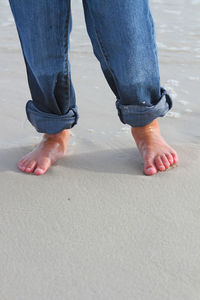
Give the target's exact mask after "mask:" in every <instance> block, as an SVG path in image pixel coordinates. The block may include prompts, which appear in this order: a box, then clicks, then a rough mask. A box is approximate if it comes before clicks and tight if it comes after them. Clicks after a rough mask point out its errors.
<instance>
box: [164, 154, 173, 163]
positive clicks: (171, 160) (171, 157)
mask: <svg viewBox="0 0 200 300" xmlns="http://www.w3.org/2000/svg"><path fill="white" fill-rule="evenodd" d="M165 155H166V157H167V159H168V161H169V163H170V165H172V164H173V163H174V158H173V156H172V155H171V154H170V153H166V154H165Z"/></svg>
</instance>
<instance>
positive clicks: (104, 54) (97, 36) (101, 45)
mask: <svg viewBox="0 0 200 300" xmlns="http://www.w3.org/2000/svg"><path fill="white" fill-rule="evenodd" d="M94 29H95V33H96V38H97V42H98V44H99V48H100V49H101V52H102V54H103V57H104V60H105V62H106V65H107V67H108V70H109V72H110V74H111V76H112V78H113V81H114V83H115V85H116V89H117V93H118V95H119V91H118V88H117V83H116V79H115V76H114V73H113V71H112V69H111V67H110V63H109V57H108V55H107V54H106V52H105V49H104V47H103V44H102V41H101V39H100V36H99V34H98V32H97V29H96V26H95V25H94Z"/></svg>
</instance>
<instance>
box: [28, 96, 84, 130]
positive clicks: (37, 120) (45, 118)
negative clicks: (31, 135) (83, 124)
mask: <svg viewBox="0 0 200 300" xmlns="http://www.w3.org/2000/svg"><path fill="white" fill-rule="evenodd" d="M26 114H27V118H28V120H29V121H30V123H31V124H32V125H33V126H34V127H35V129H36V130H37V131H38V132H41V133H48V134H55V133H59V132H60V131H62V130H63V129H70V128H72V127H73V126H74V125H76V124H77V121H78V118H79V115H78V112H77V106H75V107H74V108H71V109H70V110H69V111H68V112H67V113H66V114H64V115H56V114H52V113H47V112H43V111H41V110H39V109H38V108H37V107H36V106H35V105H34V103H33V101H32V100H29V101H28V102H27V103H26Z"/></svg>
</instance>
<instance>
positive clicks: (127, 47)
mask: <svg viewBox="0 0 200 300" xmlns="http://www.w3.org/2000/svg"><path fill="white" fill-rule="evenodd" d="M83 4H84V8H85V18H86V24H87V29H88V33H89V36H90V38H91V41H92V44H93V50H94V53H95V55H96V57H97V58H98V59H99V61H100V64H101V67H102V70H103V72H104V75H105V77H106V79H107V81H108V83H109V85H110V87H111V89H112V90H113V92H114V93H115V96H116V99H117V100H116V108H117V110H118V115H119V118H120V120H121V121H122V122H123V123H125V124H129V125H130V126H131V127H132V134H133V136H134V138H135V141H136V143H137V145H138V148H139V150H140V152H141V154H142V156H143V159H144V165H145V166H144V172H145V174H146V175H152V174H155V173H156V172H157V170H164V169H165V168H167V167H169V166H170V164H172V163H175V162H176V161H177V155H176V153H175V151H174V150H173V149H172V148H171V147H170V146H168V145H167V144H166V142H164V140H163V139H162V137H161V135H160V132H159V127H158V124H157V121H156V118H157V117H161V116H164V115H165V114H166V113H167V111H168V110H169V109H170V108H171V107H172V100H171V97H170V96H169V95H168V93H167V91H166V90H165V89H164V88H162V87H160V75H159V67H158V58H157V47H156V41H155V32H154V23H153V19H152V15H151V12H150V8H149V3H148V1H147V0H143V1H141V0H134V1H132V0H131V1H129V0H127V1H122V0H113V1H109V0H83ZM146 126H147V127H148V128H149V129H148V130H147V127H146ZM154 127H155V128H154ZM156 128H157V129H156ZM144 129H145V130H144ZM152 129H153V130H152ZM136 130H137V137H136ZM147 132H148V138H146V134H147ZM140 133H141V135H140ZM144 134H145V135H144ZM150 134H151V135H152V137H156V138H154V142H153V141H152V140H151V139H150ZM139 140H140V141H143V144H142V145H143V146H142V147H139ZM161 144H162V145H163V147H162V150H161V151H160V149H161ZM140 145H141V143H140Z"/></svg>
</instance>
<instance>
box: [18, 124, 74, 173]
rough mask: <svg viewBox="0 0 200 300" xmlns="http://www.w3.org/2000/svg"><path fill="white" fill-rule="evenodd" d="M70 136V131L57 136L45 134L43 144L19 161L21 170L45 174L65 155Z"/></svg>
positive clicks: (66, 130) (67, 130)
mask: <svg viewBox="0 0 200 300" xmlns="http://www.w3.org/2000/svg"><path fill="white" fill-rule="evenodd" d="M69 136H70V130H69V129H64V130H63V131H61V132H59V133H57V134H46V133H45V134H44V136H43V139H42V141H41V143H40V144H39V145H38V146H37V147H36V148H35V149H33V151H31V152H30V153H28V154H26V155H25V156H24V157H22V159H21V160H20V161H19V163H18V168H19V170H20V171H22V172H25V173H33V174H34V175H42V174H44V173H45V172H46V171H47V170H48V169H49V167H50V166H51V165H52V164H53V163H54V162H55V161H56V160H57V159H58V158H60V157H62V156H64V155H65V153H66V150H67V143H68V140H69Z"/></svg>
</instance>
